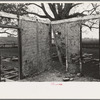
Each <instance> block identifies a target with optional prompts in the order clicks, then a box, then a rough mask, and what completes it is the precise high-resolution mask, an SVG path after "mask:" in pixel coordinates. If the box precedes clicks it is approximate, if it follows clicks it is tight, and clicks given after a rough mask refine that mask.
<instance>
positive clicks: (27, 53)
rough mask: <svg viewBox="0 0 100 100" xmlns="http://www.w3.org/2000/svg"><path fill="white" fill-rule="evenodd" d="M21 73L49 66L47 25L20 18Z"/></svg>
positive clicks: (36, 70) (32, 71)
mask: <svg viewBox="0 0 100 100" xmlns="http://www.w3.org/2000/svg"><path fill="white" fill-rule="evenodd" d="M19 26H20V28H21V35H22V39H21V41H22V73H23V75H24V76H27V75H31V74H35V73H39V72H41V71H44V70H46V69H49V68H50V54H49V51H50V50H49V49H50V46H49V25H47V24H42V23H39V22H33V21H25V20H20V23H19Z"/></svg>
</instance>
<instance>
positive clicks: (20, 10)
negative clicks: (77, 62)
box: [0, 3, 100, 29]
mask: <svg viewBox="0 0 100 100" xmlns="http://www.w3.org/2000/svg"><path fill="white" fill-rule="evenodd" d="M46 5H47V6H48V8H49V10H50V11H51V13H52V15H53V16H52V15H50V14H49V12H48V11H47V6H46ZM90 5H91V8H90V9H83V10H82V11H81V12H78V11H77V12H73V13H71V11H72V9H76V8H78V7H79V8H80V6H81V8H82V6H84V5H83V4H82V3H48V4H45V3H41V4H36V3H0V11H4V12H7V13H12V14H16V15H17V16H22V15H29V14H32V15H36V16H38V17H40V18H46V19H49V20H51V21H54V20H61V19H68V18H73V17H79V16H86V15H91V14H99V10H100V9H99V10H98V8H99V7H100V4H98V3H90ZM29 6H35V7H37V9H41V10H42V11H43V14H40V13H37V12H34V9H33V10H32V11H30V10H29ZM11 20H12V19H9V18H0V23H2V22H4V21H5V24H9V23H11ZM89 23H90V24H86V23H85V24H84V23H83V25H85V26H87V27H89V28H90V29H92V28H95V27H93V25H94V24H95V23H94V22H93V21H89ZM12 24H14V22H12Z"/></svg>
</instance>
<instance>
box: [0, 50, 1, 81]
mask: <svg viewBox="0 0 100 100" xmlns="http://www.w3.org/2000/svg"><path fill="white" fill-rule="evenodd" d="M0 82H1V51H0Z"/></svg>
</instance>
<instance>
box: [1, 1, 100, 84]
mask: <svg viewBox="0 0 100 100" xmlns="http://www.w3.org/2000/svg"><path fill="white" fill-rule="evenodd" d="M0 81H1V82H75V81H76V82H84V81H86V82H99V81H100V3H96V2H94V3H91V2H88V3H84V2H82V3H73V2H72V3H66V2H65V3H63V2H62V3H61V2H57V3H56V2H55V3H52V2H48V3H45V2H44V3H42V2H38V3H37V2H32V3H30V2H26V3H23V2H17V3H14V2H12V3H9V2H8V3H0Z"/></svg>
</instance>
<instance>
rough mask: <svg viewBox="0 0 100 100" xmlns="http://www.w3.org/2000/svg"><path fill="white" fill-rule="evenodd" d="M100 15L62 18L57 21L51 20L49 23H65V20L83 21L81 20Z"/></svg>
mask: <svg viewBox="0 0 100 100" xmlns="http://www.w3.org/2000/svg"><path fill="white" fill-rule="evenodd" d="M99 18H100V15H89V16H84V17H75V18H70V19H63V20H59V21H52V22H51V24H60V23H66V22H74V21H83V20H89V19H99Z"/></svg>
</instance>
